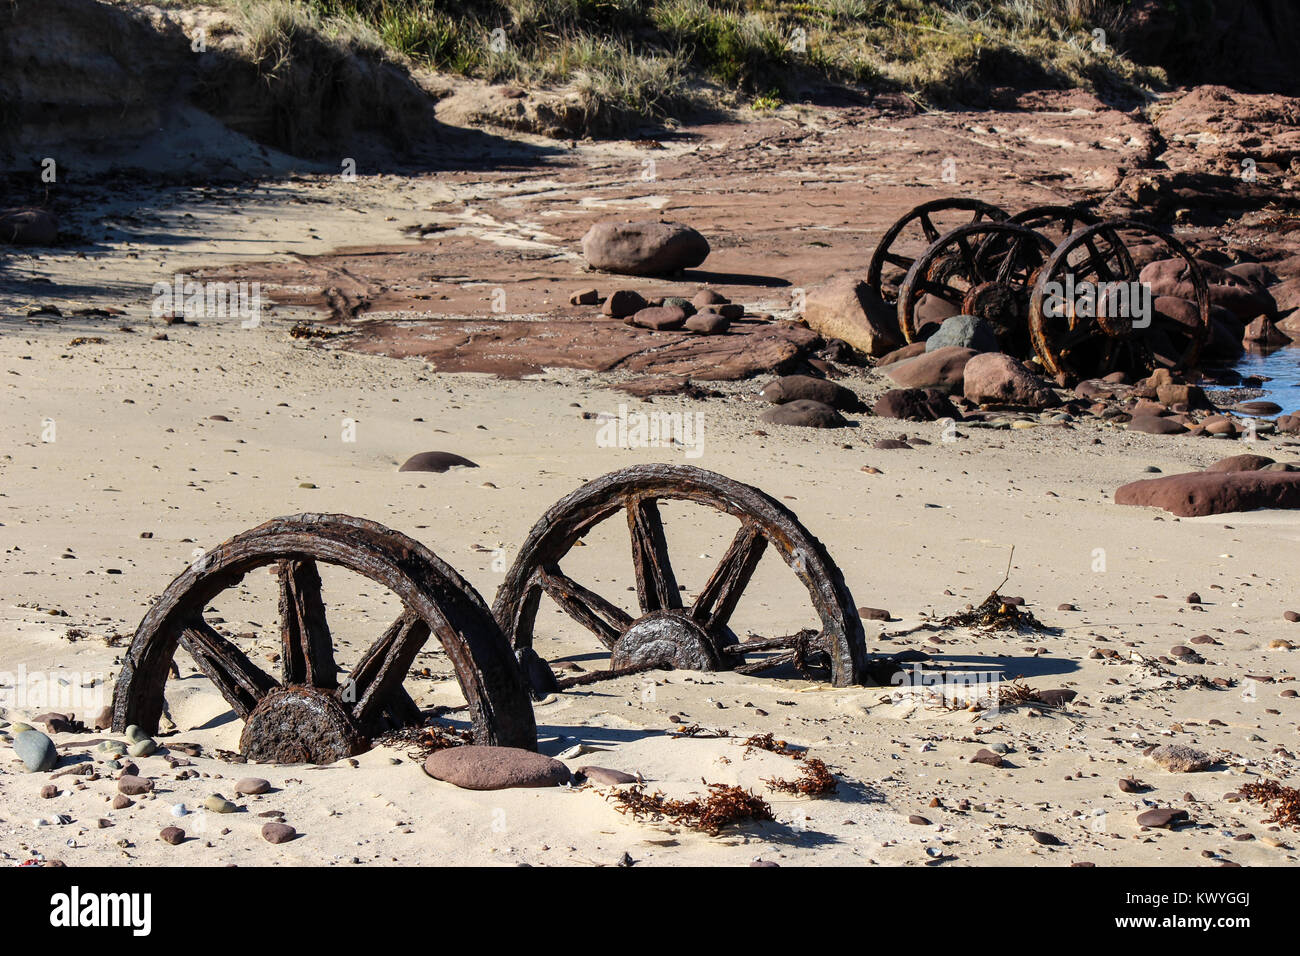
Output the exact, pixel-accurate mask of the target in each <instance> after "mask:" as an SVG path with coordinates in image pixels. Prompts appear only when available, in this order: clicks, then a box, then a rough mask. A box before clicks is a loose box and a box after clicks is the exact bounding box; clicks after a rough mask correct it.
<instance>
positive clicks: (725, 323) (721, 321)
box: [682, 309, 731, 335]
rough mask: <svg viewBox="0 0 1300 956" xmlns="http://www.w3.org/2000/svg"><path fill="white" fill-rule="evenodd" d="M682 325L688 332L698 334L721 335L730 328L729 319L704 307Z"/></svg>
mask: <svg viewBox="0 0 1300 956" xmlns="http://www.w3.org/2000/svg"><path fill="white" fill-rule="evenodd" d="M682 327H683V328H685V329H686V330H687V331H690V332H698V333H699V334H700V335H722V334H723V333H724V332H726V331H727V330H728V329H729V328H731V320H730V319H728V318H727V317H726V316H724V315H718V313H716V312H713V311H711V310H709V309H705V310H704V311H703V312H696V313H695V314H694V315H692V316H691V317H690V318H689V319H687V320H686V323H685V325H683V326H682Z"/></svg>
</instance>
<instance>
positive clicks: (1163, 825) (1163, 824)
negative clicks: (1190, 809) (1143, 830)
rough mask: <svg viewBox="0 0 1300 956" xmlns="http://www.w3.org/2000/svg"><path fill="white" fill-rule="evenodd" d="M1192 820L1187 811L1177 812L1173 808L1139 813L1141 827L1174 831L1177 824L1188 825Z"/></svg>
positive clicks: (1138, 819) (1159, 808)
mask: <svg viewBox="0 0 1300 956" xmlns="http://www.w3.org/2000/svg"><path fill="white" fill-rule="evenodd" d="M1190 819H1191V818H1190V817H1189V816H1188V813H1187V811H1186V810H1175V809H1174V808H1173V807H1158V808H1156V809H1154V810H1147V811H1146V812H1144V813H1139V814H1138V818H1137V822H1138V826H1140V827H1151V828H1154V829H1164V830H1172V829H1173V828H1174V825H1175V824H1178V823H1186V822H1189V821H1190Z"/></svg>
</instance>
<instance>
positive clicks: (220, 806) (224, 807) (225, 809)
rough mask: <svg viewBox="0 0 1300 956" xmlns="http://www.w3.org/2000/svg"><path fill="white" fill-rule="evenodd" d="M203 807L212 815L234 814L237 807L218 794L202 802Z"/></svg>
mask: <svg viewBox="0 0 1300 956" xmlns="http://www.w3.org/2000/svg"><path fill="white" fill-rule="evenodd" d="M203 806H204V807H205V808H206V809H208V810H211V811H212V812H213V813H235V812H236V811H238V810H239V807H237V806H235V804H233V803H231V802H230V801H229V800H227V799H226V798H225V797H223V796H222V795H221V794H219V793H214V794H212V796H210V797H208V798H207V799H206V800H204V801H203Z"/></svg>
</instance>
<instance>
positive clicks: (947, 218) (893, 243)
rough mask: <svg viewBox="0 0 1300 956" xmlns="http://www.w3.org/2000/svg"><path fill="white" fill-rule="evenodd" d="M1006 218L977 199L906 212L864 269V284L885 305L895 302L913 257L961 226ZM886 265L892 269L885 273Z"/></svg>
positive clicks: (946, 201)
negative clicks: (873, 290)
mask: <svg viewBox="0 0 1300 956" xmlns="http://www.w3.org/2000/svg"><path fill="white" fill-rule="evenodd" d="M1006 218H1007V214H1006V212H1004V211H1003V210H1001V209H999V208H998V207H997V206H994V205H992V204H990V203H986V202H984V201H983V200H980V199H960V198H953V199H934V200H931V201H930V202H925V203H921V205H919V206H916V207H914V208H912V209H910V210H908V212H907V213H906V214H905V215H903V217H902V218H900V219H899V220H898V221H897V222H895V223H894V224H893V225H892V226H890V227H889V228H888V229H887V230H885V234H884V235H883V236H881V237H880V242H879V243H878V244H877V245H876V250H875V252H873V253H872V254H871V262H870V264H869V265H868V266H867V285H869V286H871V287H872V288H873V289H875V290H876V291H877V292H879V293H880V297H881V298H882V299H884V300H885V301H886V302H894V301H897V299H898V287H899V285H900V284H901V282H902V280H903V276H905V275H906V274H907V271H908V270H909V269H911V268H912V264H913V263H914V262H915V261H916V256H918V255H920V254H921V253H922V252H924V251H925V250H926V249H928V248H929V247H930V246H932V245H933V244H934V243H935V242H937V241H938V240H939V238H940V237H941V236H943V235H945V234H946V233H948V232H950V231H951V230H952V229H954V228H955V227H957V226H960V225H966V224H972V223H979V222H983V221H985V220H992V221H994V222H997V221H1000V220H1003V219H1006ZM886 266H892V267H893V268H892V269H890V270H887V269H886Z"/></svg>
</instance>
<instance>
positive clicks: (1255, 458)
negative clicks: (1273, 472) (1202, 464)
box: [1205, 455, 1275, 473]
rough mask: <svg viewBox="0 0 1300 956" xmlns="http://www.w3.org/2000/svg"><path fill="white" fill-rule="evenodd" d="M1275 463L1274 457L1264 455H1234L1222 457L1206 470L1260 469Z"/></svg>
mask: <svg viewBox="0 0 1300 956" xmlns="http://www.w3.org/2000/svg"><path fill="white" fill-rule="evenodd" d="M1272 464H1275V462H1274V461H1273V459H1272V458H1267V457H1265V456H1264V455H1232V456H1231V457H1229V458H1220V459H1219V460H1218V461H1216V462H1215V463H1214V464H1212V465H1210V466H1209V467H1208V468H1206V469H1205V470H1206V471H1207V472H1216V473H1217V472H1229V471H1259V470H1260V469H1261V468H1263V467H1265V466H1266V465H1272Z"/></svg>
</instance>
